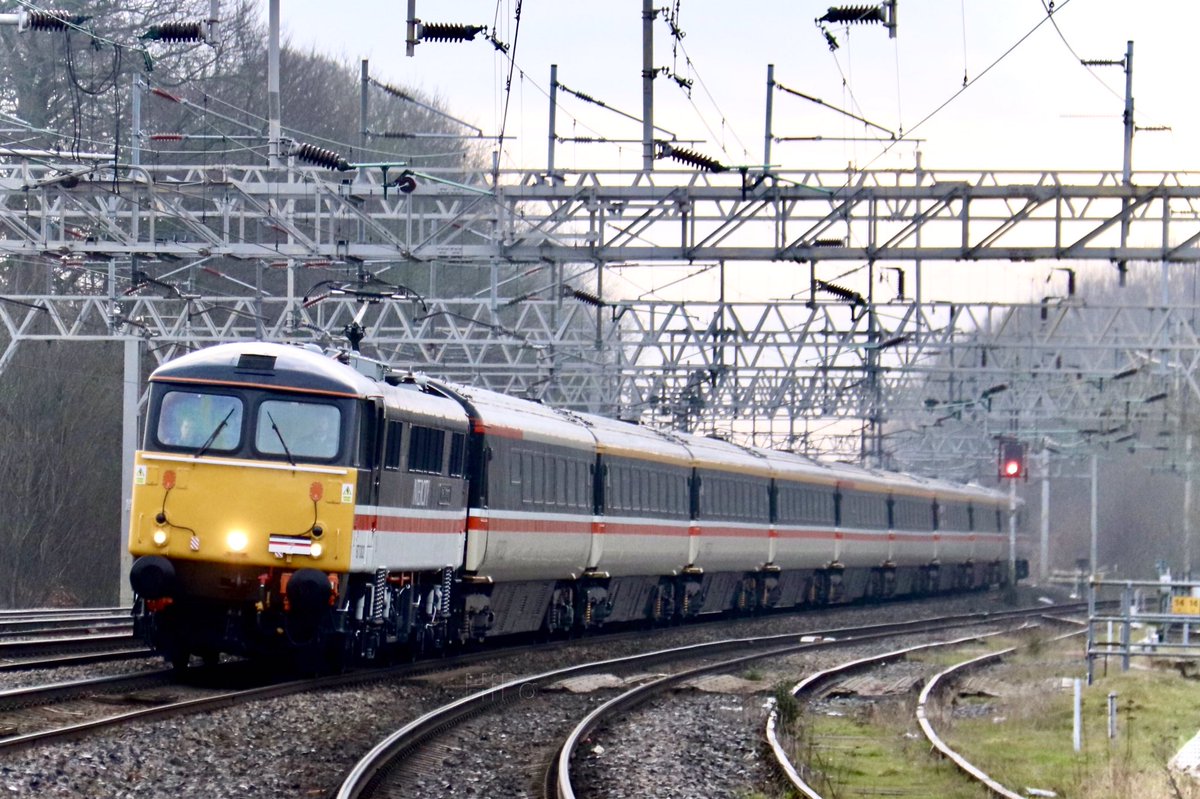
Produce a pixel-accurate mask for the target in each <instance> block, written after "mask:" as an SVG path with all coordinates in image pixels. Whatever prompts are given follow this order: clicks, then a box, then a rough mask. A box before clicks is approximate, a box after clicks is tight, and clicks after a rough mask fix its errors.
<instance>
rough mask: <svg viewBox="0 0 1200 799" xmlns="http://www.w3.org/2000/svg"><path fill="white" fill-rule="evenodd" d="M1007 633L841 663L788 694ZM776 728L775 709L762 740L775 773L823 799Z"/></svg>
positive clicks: (812, 796) (810, 795) (814, 689)
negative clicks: (772, 755)
mask: <svg viewBox="0 0 1200 799" xmlns="http://www.w3.org/2000/svg"><path fill="white" fill-rule="evenodd" d="M1017 629H1018V630H1020V629H1026V628H1024V627H1020V628H1017ZM1010 632H1012V631H1010V630H1004V631H1001V632H994V633H984V634H981V635H972V636H966V637H963V638H955V639H952V640H949V641H934V642H931V643H926V644H917V645H915V646H909V647H904V648H902V649H896V650H893V651H891V652H885V653H883V654H881V655H872V656H870V657H865V658H859V659H857V660H851V661H848V662H846V663H841V664H838V665H837V666H833V667H832V668H828V669H822V670H821V671H817V672H813V673H812V674H810V675H808V676H807V677H805V678H804V679H803V680H801V681H800V682H798V683H796V684H795V685H794V686H792V688H791V694H792V696H794V697H797V698H799V697H800V696H801V695H802V694H811V693H816V692H817V691H819V690H820V689H822V688H824V687H825V686H826V685H828V684H829V683H831V682H835V681H837V680H840V679H843V678H845V677H848V676H849V675H851V674H855V673H857V672H860V671H865V670H867V669H870V668H874V667H876V666H886V665H889V664H890V663H893V662H896V661H900V660H905V659H907V658H908V656H909V655H912V654H915V653H917V652H922V651H925V650H929V649H939V648H948V647H954V646H962V645H963V644H967V643H972V642H975V641H981V640H983V639H985V638H990V637H993V636H997V635H1007V634H1009V633H1010ZM778 725H779V709H778V708H772V709H771V712H770V713H769V714H768V715H767V723H766V737H767V744H768V745H769V746H770V747H771V752H772V753H773V754H774V755H775V763H776V765H777V766H778V768H779V770H780V771H781V772H782V773H783V775H784V776H785V777H787V779H788V782H790V783H791V784H792V787H793V788H795V789H796V790H797V791H799V792H800V793H801V794H803V795H804V796H806V797H808V799H823V797H822V796H821V794H820V793H818V792H817V790H816V789H815V788H813V787H812V786H811V785H809V783H808V781H807V780H805V779H804V777H803V776H802V775H801V774H800V770H799V769H797V768H796V767H795V765H794V764H793V763H792V761H791V758H790V757H788V754H787V752H786V750H785V749H784V747H783V744H782V743H781V742H780V741H779V733H778Z"/></svg>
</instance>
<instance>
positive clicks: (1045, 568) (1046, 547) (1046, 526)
mask: <svg viewBox="0 0 1200 799" xmlns="http://www.w3.org/2000/svg"><path fill="white" fill-rule="evenodd" d="M1041 461H1042V517H1041V520H1040V521H1041V538H1040V540H1039V542H1038V544H1039V546H1038V581H1039V582H1042V583H1044V582H1046V580H1047V579H1049V577H1050V450H1048V449H1043V450H1042V457H1041Z"/></svg>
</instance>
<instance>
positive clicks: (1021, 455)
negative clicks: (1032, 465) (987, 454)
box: [1000, 440, 1025, 480]
mask: <svg viewBox="0 0 1200 799" xmlns="http://www.w3.org/2000/svg"><path fill="white" fill-rule="evenodd" d="M1024 476H1025V445H1024V444H1022V443H1021V442H1019V441H1011V440H1009V441H1001V442H1000V479H1001V480H1012V479H1015V478H1018V477H1024Z"/></svg>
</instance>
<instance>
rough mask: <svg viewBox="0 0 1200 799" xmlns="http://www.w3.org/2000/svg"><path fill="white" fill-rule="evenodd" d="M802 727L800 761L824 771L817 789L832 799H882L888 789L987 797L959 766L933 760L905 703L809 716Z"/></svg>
mask: <svg viewBox="0 0 1200 799" xmlns="http://www.w3.org/2000/svg"><path fill="white" fill-rule="evenodd" d="M801 725H802V727H803V732H802V733H801V737H800V739H799V741H798V742H797V746H796V749H797V751H798V756H797V757H796V761H797V762H806V763H808V764H809V765H810V766H811V767H812V768H813V769H814V770H815V771H816V772H818V774H816V775H814V777H813V779H812V784H813V786H814V787H815V788H816V789H817V791H818V792H819V793H820V794H821V795H822V796H824V797H826V799H839V798H844V797H856V796H876V795H878V794H879V791H880V789H881V788H882V787H884V786H886V789H887V793H888V794H891V795H900V796H924V797H943V798H944V799H979V797H980V796H982V794H981V792H980V789H979V786H977V785H975V784H973V783H970V782H969V781H967V780H965V779H964V778H963V777H962V775H960V774H959V773H958V772H957V771H956V770H955V769H954V768H953V766H951V765H949V764H947V763H944V762H942V761H939V760H935V759H933V758H930V757H929V745H928V743H926V741H925V739H924V738H923V737H922V736H921V735H920V732H919V731H918V730H917V727H916V723H915V721H913V720H912V718H911V713H910V712H909V711H908V710H907V705H906V704H905V703H904V702H903V701H902V700H895V701H890V702H887V701H885V702H882V703H873V704H870V705H861V704H860V705H857V707H856V709H855V710H851V711H848V712H847V713H846V715H842V716H831V715H807V716H805V717H804V718H803V720H802V721H801Z"/></svg>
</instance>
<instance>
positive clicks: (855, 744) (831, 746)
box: [776, 638, 1200, 799]
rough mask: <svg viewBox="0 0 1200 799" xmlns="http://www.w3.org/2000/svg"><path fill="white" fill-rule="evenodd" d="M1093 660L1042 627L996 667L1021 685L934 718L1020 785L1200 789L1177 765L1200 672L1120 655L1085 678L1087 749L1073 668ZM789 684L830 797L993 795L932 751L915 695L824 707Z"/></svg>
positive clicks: (1066, 791) (1095, 796)
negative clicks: (1112, 713)
mask: <svg viewBox="0 0 1200 799" xmlns="http://www.w3.org/2000/svg"><path fill="white" fill-rule="evenodd" d="M1011 643H1012V642H1011V640H1010V641H1008V642H996V643H995V644H992V643H989V644H988V645H987V646H986V647H972V649H974V650H976V651H978V650H982V649H984V648H986V649H992V648H994V647H1000V646H1003V645H1010V644H1011ZM1026 643H1027V644H1028V643H1029V639H1026ZM965 657H966V655H964V653H963V652H962V651H960V652H959V653H957V654H956V655H952V656H944V655H930V656H929V657H928V661H929V662H931V663H933V664H935V665H939V664H941V663H942V662H943V661H945V662H947V663H949V662H958V661H961V660H963V659H965ZM1085 667H1086V664H1085V663H1084V662H1083V660H1082V657H1081V653H1080V646H1079V642H1078V641H1073V642H1065V643H1052V642H1049V641H1047V640H1045V639H1042V638H1037V639H1036V640H1033V641H1032V645H1031V646H1028V645H1027V646H1026V647H1025V648H1024V649H1022V650H1021V652H1020V653H1019V654H1018V655H1016V656H1013V657H1009V658H1008V659H1007V660H1006V662H1005V663H1004V664H1003V665H1002V666H1000V667H998V670H997V671H994V672H990V675H991V678H992V679H993V680H994V681H995V683H996V684H997V685H1007V686H1010V687H1011V688H1010V690H1008V691H1006V692H1005V696H1001V697H995V696H970V697H961V698H959V700H958V704H957V707H958V708H959V710H960V712H959V713H957V714H955V713H950V712H946V711H939V710H938V709H936V708H935V709H932V710H931V717H932V721H933V724H934V727H935V729H937V730H938V733H939V734H940V735H941V736H942V737H943V738H944V739H945V740H946V742H947V743H948V744H950V746H952V747H953V748H955V749H957V750H958V751H959V752H960V753H962V754H963V755H964V756H965V757H966V758H967V759H968V760H970V761H971V762H972V763H974V764H975V765H976V766H978V767H979V768H981V769H982V770H983V771H985V772H987V773H988V774H990V775H991V776H992V777H993V778H995V779H996V780H998V781H999V782H1001V783H1002V784H1004V785H1006V786H1007V787H1009V788H1010V789H1012V790H1014V791H1016V792H1018V793H1021V792H1022V791H1023V790H1024V788H1025V787H1034V788H1042V789H1047V790H1053V791H1055V792H1056V793H1057V794H1058V795H1059V796H1060V797H1071V799H1116V798H1117V797H1120V798H1121V799H1125V797H1138V799H1200V787H1196V786H1193V785H1190V784H1184V783H1182V782H1180V781H1177V780H1176V779H1175V778H1173V777H1172V776H1171V775H1170V774H1169V773H1168V771H1167V767H1166V764H1167V761H1168V760H1169V759H1170V758H1171V756H1172V755H1173V754H1174V753H1175V752H1176V751H1177V750H1178V749H1179V747H1180V746H1182V745H1183V744H1184V743H1185V742H1186V741H1187V740H1188V739H1190V738H1191V737H1192V736H1193V735H1194V734H1196V732H1197V730H1198V729H1200V683H1198V682H1197V681H1195V680H1190V679H1184V678H1181V677H1180V675H1179V673H1178V671H1176V670H1166V669H1153V670H1152V669H1146V668H1143V669H1139V670H1134V671H1130V672H1127V673H1121V672H1120V671H1119V670H1118V667H1117V664H1115V663H1114V664H1112V668H1111V669H1110V672H1109V674H1108V675H1107V676H1099V677H1098V678H1097V680H1096V683H1095V684H1094V685H1093V686H1091V687H1086V686H1085V687H1084V694H1083V719H1084V724H1083V748H1082V751H1080V752H1078V753H1076V752H1075V751H1074V749H1073V746H1072V720H1073V710H1072V702H1073V690H1072V689H1071V688H1070V683H1069V682H1067V683H1065V684H1064V678H1074V677H1077V676H1082V675H1083V673H1084V670H1085ZM1099 672H1100V669H1099V668H1098V673H1099ZM779 688H780V690H777V691H776V700H777V702H779V704H780V709H781V713H782V715H783V717H784V719H783V720H784V722H785V724H784V725H781V726H782V729H783V730H785V731H787V732H788V733H789V734H790V735H791V737H792V749H793V759H794V762H796V763H797V764H799V763H806V764H808V765H809V766H810V768H811V769H813V770H814V771H815V772H818V774H817V776H815V777H813V778H812V783H813V785H814V787H816V788H817V790H818V791H819V792H820V793H821V794H822V795H823V796H825V797H827V799H839V797H840V798H842V799H845V798H846V797H857V796H872V795H878V792H879V791H880V789H883V790H884V791H885V792H886V793H888V794H893V795H904V796H928V797H945V798H946V799H959V797H962V798H963V799H976V797H980V796H982V795H983V793H982V790H981V788H980V787H979V786H978V785H976V784H975V783H974V782H972V781H970V780H968V779H967V778H966V777H964V776H963V775H961V774H960V773H959V772H958V771H957V770H956V769H955V768H954V767H953V766H952V765H950V764H949V763H946V762H944V761H942V760H940V759H938V758H936V757H934V756H932V755H931V754H930V750H929V745H928V743H927V742H926V741H925V739H924V736H922V735H921V734H920V731H919V728H918V727H917V725H916V721H915V719H913V713H912V703H911V701H910V699H907V698H902V697H896V698H885V699H883V700H880V701H876V702H864V701H861V700H854V701H836V700H835V701H833V702H827V703H822V704H821V705H819V706H817V707H818V708H819V709H818V710H816V711H814V708H813V707H812V706H807V707H804V708H798V707H792V706H790V705H789V704H788V702H787V700H786V699H784V698H783V697H782V696H781V694H785V693H786V689H785V688H784V687H783V686H782V685H781V686H780V687H779ZM1109 692H1116V694H1117V696H1118V713H1117V716H1118V721H1117V727H1118V732H1117V737H1116V739H1115V740H1111V741H1110V739H1109V738H1108V736H1107V729H1108V718H1107V704H1108V694H1109ZM788 698H789V699H790V695H789V696H788ZM789 719H793V720H792V721H790V723H788V722H789Z"/></svg>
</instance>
